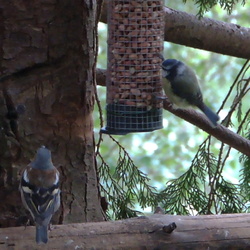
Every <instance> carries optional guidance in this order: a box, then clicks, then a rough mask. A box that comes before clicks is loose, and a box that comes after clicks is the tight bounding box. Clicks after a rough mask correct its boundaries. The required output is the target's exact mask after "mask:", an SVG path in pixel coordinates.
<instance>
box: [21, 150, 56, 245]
mask: <svg viewBox="0 0 250 250" xmlns="http://www.w3.org/2000/svg"><path fill="white" fill-rule="evenodd" d="M19 189H20V192H21V198H22V202H23V205H24V206H25V208H26V209H27V210H29V212H30V214H31V215H32V217H33V219H34V221H35V224H36V242H37V243H38V244H39V243H42V242H43V243H47V242H48V225H49V223H50V220H51V218H52V215H53V214H54V213H55V212H56V211H57V210H58V208H59V206H60V189H59V172H58V170H57V169H56V168H55V167H54V165H53V163H52V161H51V152H50V150H48V149H47V148H45V146H42V147H40V148H39V149H38V150H37V154H36V157H35V160H34V161H33V162H31V163H30V164H29V165H28V166H27V167H26V168H25V170H24V171H23V174H22V178H21V182H20V187H19Z"/></svg>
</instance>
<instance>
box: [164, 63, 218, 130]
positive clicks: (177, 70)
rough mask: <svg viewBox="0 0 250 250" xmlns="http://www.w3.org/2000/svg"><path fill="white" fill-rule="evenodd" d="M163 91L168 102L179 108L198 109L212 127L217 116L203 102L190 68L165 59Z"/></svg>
mask: <svg viewBox="0 0 250 250" xmlns="http://www.w3.org/2000/svg"><path fill="white" fill-rule="evenodd" d="M162 76H163V89H164V91H165V94H166V96H167V97H168V98H169V100H170V102H172V103H173V104H175V105H176V106H177V107H180V108H188V107H189V106H196V107H198V108H199V109H200V110H201V111H202V112H203V113H204V114H205V115H206V116H207V118H208V119H209V121H210V122H211V123H212V125H213V126H216V125H217V121H218V120H219V116H218V115H217V114H216V113H214V112H213V111H212V110H211V109H210V108H209V107H207V106H206V105H205V104H204V102H203V97H202V93H201V89H200V85H199V81H198V79H197V76H196V74H195V72H194V70H193V69H192V68H190V67H189V66H187V65H186V64H184V63H183V62H181V61H178V60H176V59H167V60H165V61H163V63H162Z"/></svg>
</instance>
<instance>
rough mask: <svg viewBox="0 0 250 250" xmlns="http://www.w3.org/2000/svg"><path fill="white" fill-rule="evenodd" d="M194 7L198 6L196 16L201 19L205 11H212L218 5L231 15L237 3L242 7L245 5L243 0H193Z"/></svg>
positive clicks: (185, 0) (184, 0)
mask: <svg viewBox="0 0 250 250" xmlns="http://www.w3.org/2000/svg"><path fill="white" fill-rule="evenodd" d="M193 1H194V2H195V4H196V5H198V8H199V10H198V14H197V15H198V16H199V17H202V16H203V15H204V14H205V13H206V12H207V11H209V10H210V9H212V8H213V7H214V6H215V5H217V4H219V5H220V7H221V8H222V9H224V10H226V11H227V12H228V14H231V13H232V11H233V9H234V7H235V5H236V4H237V3H239V2H241V4H242V5H245V4H246V1H245V0H241V1H239V0H193ZM183 2H184V3H186V2H187V0H183Z"/></svg>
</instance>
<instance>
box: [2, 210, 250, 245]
mask: <svg viewBox="0 0 250 250" xmlns="http://www.w3.org/2000/svg"><path fill="white" fill-rule="evenodd" d="M173 222H174V223H175V224H176V226H177V228H176V229H175V230H174V231H173V232H172V233H167V232H165V231H164V230H163V228H164V226H168V225H169V224H171V223H173ZM0 249H13V250H20V249H104V250H105V249H171V250H175V249H194V250H196V249H197V250H198V249H199V250H201V249H210V250H211V249H250V215H249V214H225V215H203V216H174V215H162V214H154V215H152V216H149V217H145V216H142V217H138V218H132V219H126V220H119V221H108V222H95V223H79V224H68V225H56V226H54V227H53V229H52V231H51V232H50V233H49V242H48V243H47V245H37V244H36V243H35V228H34V227H31V226H30V227H27V228H26V229H25V228H24V227H15V228H13V227H12V228H2V229H0Z"/></svg>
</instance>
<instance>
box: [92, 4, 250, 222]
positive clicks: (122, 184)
mask: <svg viewBox="0 0 250 250" xmlns="http://www.w3.org/2000/svg"><path fill="white" fill-rule="evenodd" d="M185 2H186V3H185V4H183V2H182V1H165V5H166V6H167V7H169V8H173V9H176V10H181V11H185V12H187V13H190V14H194V15H196V14H199V15H201V14H204V17H209V18H212V19H217V20H220V21H225V22H229V23H235V24H239V25H241V26H245V27H248V21H249V18H250V13H249V12H248V11H247V10H248V9H249V7H250V3H249V2H248V3H245V5H241V4H240V3H236V4H235V5H234V6H233V7H234V8H233V9H232V8H231V7H232V6H231V5H225V4H224V5H223V1H222V2H221V4H222V6H220V5H218V4H217V5H214V6H213V4H212V5H211V6H213V7H212V8H211V6H207V7H206V6H203V5H200V3H199V1H196V2H197V4H195V3H194V1H185ZM210 2H214V1H210ZM228 2H231V1H228ZM206 8H209V11H206ZM229 13H230V14H229ZM106 41H107V25H106V24H104V23H99V56H98V65H97V67H98V68H106V66H107V61H106V60H107V43H106ZM164 49H165V50H164V56H165V58H176V59H179V60H181V61H184V62H186V63H187V64H188V65H190V66H191V67H192V68H193V69H194V70H195V71H196V73H197V75H198V76H199V78H200V83H201V86H202V90H203V96H204V100H205V102H206V103H207V105H208V106H210V107H211V108H212V109H213V110H215V111H217V110H219V108H220V106H221V104H222V102H223V100H224V99H225V98H226V96H227V93H228V92H229V90H230V87H231V85H232V84H233V82H234V80H235V79H236V77H237V75H238V73H239V71H240V70H241V68H242V66H243V64H244V63H245V61H246V60H245V59H239V58H235V57H230V56H225V55H220V54H216V53H211V52H207V51H203V50H198V49H193V48H189V47H185V46H181V45H177V44H172V43H169V42H165V43H164ZM248 66H249V65H248ZM246 69H247V66H246ZM244 78H249V70H248V71H247V72H246V73H245V75H244ZM238 86H239V85H238ZM97 90H98V97H99V99H100V103H101V107H102V111H103V114H105V97H106V88H105V87H100V86H98V89H97ZM238 91H239V88H237V87H235V88H234V89H233V91H232V93H231V95H230V96H229V98H228V99H227V101H226V103H225V106H224V108H223V109H222V110H221V111H220V113H219V115H220V118H221V120H220V121H223V120H224V118H225V117H226V116H227V114H228V112H229V110H230V108H231V105H232V103H233V102H234V99H235V97H236V95H237V92H238ZM240 112H241V113H240ZM248 112H249V105H248V102H247V96H245V97H244V99H243V101H242V102H241V104H240V105H238V107H237V110H236V111H235V112H234V113H233V115H232V117H231V118H230V119H231V123H230V126H229V128H230V129H231V130H233V131H235V132H237V130H238V128H239V126H240V124H241V123H242V120H243V119H245V123H244V125H241V126H242V128H241V131H240V134H241V135H243V136H247V134H248V133H249V127H248V124H249V117H245V115H246V116H247V114H248ZM99 118H100V113H99V109H98V107H97V106H96V107H95V111H94V121H95V138H96V141H97V140H98V138H99V136H100V135H99V130H100V119H99ZM104 118H105V116H104ZM163 124H164V128H163V129H161V130H157V131H154V132H151V133H135V134H128V135H125V136H112V137H110V136H108V135H103V136H102V143H101V146H100V149H98V150H99V151H100V154H101V157H102V158H100V157H98V158H97V159H98V165H99V170H100V177H101V185H102V195H103V196H105V197H106V198H107V200H108V202H109V208H110V209H109V210H108V214H109V216H110V217H112V218H126V217H131V216H134V215H136V214H137V212H143V213H146V212H150V211H152V209H153V208H154V207H155V206H157V205H161V206H162V207H164V209H165V211H166V212H168V213H174V214H176V213H177V214H210V213H223V212H224V213H225V212H227V213H230V212H231V213H232V212H243V211H246V209H247V207H246V205H247V199H246V196H244V195H243V193H244V192H243V189H242V183H246V182H247V181H246V179H244V175H243V177H242V176H241V174H242V173H243V172H244V169H245V168H244V166H245V167H247V166H248V167H249V158H247V157H245V158H244V157H243V156H241V155H240V154H239V153H238V151H237V150H234V149H231V148H230V147H229V146H227V145H225V144H222V143H221V142H220V141H218V140H217V139H214V138H211V137H208V134H207V133H206V132H204V131H202V130H201V129H199V128H197V127H195V126H193V125H192V124H189V123H188V122H186V121H184V120H182V119H180V118H178V117H176V116H174V115H173V114H171V113H169V112H167V111H164V120H163ZM238 132H239V131H238ZM208 150H209V151H208ZM228 150H229V151H228ZM117 156H118V157H117ZM240 159H241V160H240ZM209 162H210V163H211V164H208V163H209ZM242 170H243V172H242ZM138 176H139V177H138ZM213 178H214V179H216V178H218V180H217V181H214V183H212V180H213ZM248 180H249V179H248ZM244 181H245V182H244ZM239 184H241V185H239ZM211 185H216V187H215V186H214V188H215V189H216V190H217V191H216V192H218V193H217V194H212V192H211V189H212V187H211ZM245 187H246V186H245ZM246 193H247V190H246V189H245V195H246ZM217 196H218V197H217Z"/></svg>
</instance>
